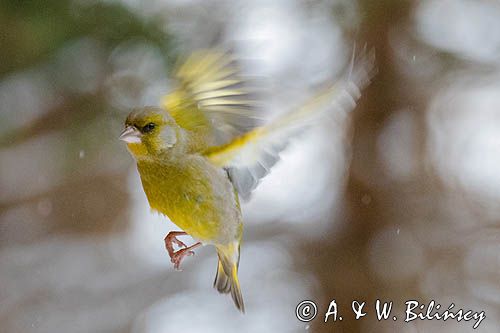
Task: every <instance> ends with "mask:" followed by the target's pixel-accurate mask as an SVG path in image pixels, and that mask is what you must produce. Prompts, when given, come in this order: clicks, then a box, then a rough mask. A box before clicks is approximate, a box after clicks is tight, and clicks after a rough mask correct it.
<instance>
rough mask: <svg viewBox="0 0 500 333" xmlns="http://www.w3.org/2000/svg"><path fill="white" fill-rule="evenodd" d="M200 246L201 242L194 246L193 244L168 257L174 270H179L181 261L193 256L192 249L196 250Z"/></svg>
mask: <svg viewBox="0 0 500 333" xmlns="http://www.w3.org/2000/svg"><path fill="white" fill-rule="evenodd" d="M200 245H201V242H198V243H196V244H193V245H191V246H189V247H185V248H183V249H180V250H178V251H176V252H174V254H173V255H172V256H171V257H170V261H171V262H172V263H173V264H174V268H175V269H177V270H180V265H181V261H182V259H184V257H187V256H193V255H194V251H193V250H194V249H195V248H197V247H198V246H200Z"/></svg>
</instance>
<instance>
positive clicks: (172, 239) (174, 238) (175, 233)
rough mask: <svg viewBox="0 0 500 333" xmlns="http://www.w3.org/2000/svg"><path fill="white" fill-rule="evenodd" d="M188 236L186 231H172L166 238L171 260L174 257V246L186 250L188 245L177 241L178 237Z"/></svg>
mask: <svg viewBox="0 0 500 333" xmlns="http://www.w3.org/2000/svg"><path fill="white" fill-rule="evenodd" d="M184 235H187V233H186V232H184V231H170V232H169V233H168V235H167V236H165V248H166V249H167V252H168V255H169V256H170V259H172V257H173V256H174V253H175V251H174V244H175V245H177V246H178V247H184V248H186V247H187V245H186V244H184V243H183V242H181V241H180V240H178V239H177V236H184Z"/></svg>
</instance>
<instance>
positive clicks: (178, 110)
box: [162, 49, 260, 144]
mask: <svg viewBox="0 0 500 333" xmlns="http://www.w3.org/2000/svg"><path fill="white" fill-rule="evenodd" d="M174 78H175V79H176V81H177V87H176V89H175V90H174V91H173V92H171V93H170V94H168V95H166V96H164V97H163V99H162V106H163V107H164V108H166V109H167V111H169V113H170V114H171V115H172V117H173V118H174V119H175V121H176V122H177V124H178V125H179V126H181V127H183V128H184V129H186V130H189V131H191V132H193V133H198V134H202V135H204V136H205V137H204V139H205V140H207V141H215V142H216V143H217V144H222V143H225V142H227V141H229V140H230V139H232V138H234V137H236V136H238V135H241V134H242V133H245V132H247V131H249V130H251V129H253V128H254V127H256V126H257V125H258V124H259V119H260V118H259V115H258V112H256V109H257V108H256V106H257V105H256V104H257V103H256V98H255V97H254V95H255V94H254V91H253V90H252V89H251V88H250V87H249V85H248V81H247V80H246V79H244V78H243V77H242V75H241V74H240V68H239V66H238V63H237V62H236V60H235V58H234V56H233V55H232V54H230V53H229V52H223V51H221V50H215V49H211V50H201V51H197V52H194V53H193V54H191V55H190V56H189V57H188V58H187V60H186V61H185V62H184V63H183V64H182V65H180V66H178V67H177V69H176V70H175V71H174Z"/></svg>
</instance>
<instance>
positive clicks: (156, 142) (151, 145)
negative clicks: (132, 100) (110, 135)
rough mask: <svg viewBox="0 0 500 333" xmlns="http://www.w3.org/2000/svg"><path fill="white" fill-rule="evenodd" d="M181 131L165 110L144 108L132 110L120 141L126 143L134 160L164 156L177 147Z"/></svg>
mask: <svg viewBox="0 0 500 333" xmlns="http://www.w3.org/2000/svg"><path fill="white" fill-rule="evenodd" d="M180 135H181V131H180V128H179V126H177V124H176V123H175V120H174V119H173V118H172V117H171V116H170V115H169V114H168V112H166V111H165V110H163V109H161V108H157V107H144V108H140V109H135V110H133V111H132V112H131V113H130V114H129V115H128V117H127V120H126V121H125V129H124V130H123V132H122V133H121V135H120V140H122V141H125V142H126V143H127V146H128V149H129V150H130V152H131V153H132V155H134V157H135V158H136V159H147V158H155V157H160V156H163V155H165V153H168V151H171V150H172V149H174V148H175V147H176V146H177V145H179V139H180Z"/></svg>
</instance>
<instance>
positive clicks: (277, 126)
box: [206, 50, 375, 197]
mask: <svg viewBox="0 0 500 333" xmlns="http://www.w3.org/2000/svg"><path fill="white" fill-rule="evenodd" d="M359 58H360V59H357V60H356V61H354V60H353V62H352V66H351V67H350V70H349V73H347V74H346V76H345V77H344V79H342V80H341V81H339V82H338V83H336V84H335V85H333V86H330V87H329V88H327V89H324V90H323V91H322V92H320V93H318V94H317V95H316V96H314V97H313V98H311V99H310V100H309V101H308V102H306V103H305V104H304V105H303V106H302V107H301V108H299V109H297V110H295V111H293V112H291V113H288V114H286V115H284V116H282V117H280V118H278V119H277V120H275V121H273V122H271V123H270V124H269V125H267V126H264V127H258V128H255V129H253V130H252V131H250V132H248V133H246V134H245V135H243V136H240V137H238V138H236V139H235V140H233V141H232V142H230V143H228V144H226V145H223V146H219V147H214V148H212V149H211V150H210V151H208V152H207V153H206V156H207V157H208V159H209V160H210V161H211V162H212V163H214V164H215V165H217V166H220V167H224V168H226V169H227V170H228V173H229V176H230V178H231V181H232V182H233V184H234V186H235V188H236V190H237V191H238V193H239V194H240V195H242V196H243V197H246V196H248V195H249V194H250V192H251V191H252V190H253V189H255V188H256V187H257V185H258V183H259V180H260V179H262V178H263V177H264V176H266V175H267V174H268V173H269V172H270V170H271V168H272V167H273V166H274V165H275V164H276V163H277V162H278V160H279V158H280V157H279V154H280V152H281V151H282V150H283V149H285V147H286V146H287V145H288V143H289V141H290V139H291V138H293V137H294V136H296V135H297V134H299V133H301V132H303V131H304V130H305V129H307V128H308V127H310V125H312V124H314V123H317V122H318V120H319V119H321V116H323V115H325V114H326V113H328V112H331V111H332V109H334V110H339V111H343V112H348V111H350V110H352V109H353V108H354V107H355V106H356V101H357V100H358V99H359V97H360V96H361V89H363V88H364V87H365V86H366V85H367V84H368V83H369V81H370V79H371V78H372V77H373V75H374V74H375V54H374V52H373V50H372V51H370V52H368V53H366V52H362V54H361V55H360V57H359Z"/></svg>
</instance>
